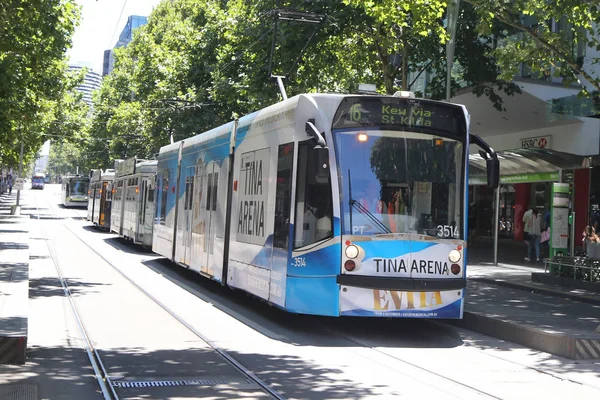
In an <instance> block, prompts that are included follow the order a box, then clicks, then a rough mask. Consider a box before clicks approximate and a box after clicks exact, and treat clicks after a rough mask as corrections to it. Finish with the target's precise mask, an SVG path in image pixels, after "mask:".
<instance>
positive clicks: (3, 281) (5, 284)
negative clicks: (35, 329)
mask: <svg viewBox="0 0 600 400" xmlns="http://www.w3.org/2000/svg"><path fill="white" fill-rule="evenodd" d="M15 203H16V192H15V191H14V190H13V193H12V194H8V193H5V194H2V195H1V196H0V364H22V363H24V362H25V351H26V349H27V333H28V313H29V311H28V303H29V223H28V221H29V217H28V216H16V215H11V206H12V205H14V204H15Z"/></svg>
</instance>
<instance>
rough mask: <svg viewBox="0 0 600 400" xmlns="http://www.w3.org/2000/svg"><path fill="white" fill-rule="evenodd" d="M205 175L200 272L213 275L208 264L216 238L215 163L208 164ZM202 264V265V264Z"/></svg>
mask: <svg viewBox="0 0 600 400" xmlns="http://www.w3.org/2000/svg"><path fill="white" fill-rule="evenodd" d="M206 173H207V177H206V178H207V179H206V182H207V190H206V210H205V211H206V213H205V226H206V230H205V235H204V254H205V259H204V260H203V261H205V262H206V264H205V267H203V268H202V271H203V272H205V273H207V274H209V275H213V274H214V271H212V270H211V268H210V265H211V264H210V263H211V261H212V258H213V257H214V255H213V254H214V247H215V236H216V232H215V231H216V229H215V227H216V225H217V224H216V222H217V221H216V217H217V191H218V189H219V169H218V165H216V164H215V163H212V164H208V165H207V168H206ZM203 264H204V263H203Z"/></svg>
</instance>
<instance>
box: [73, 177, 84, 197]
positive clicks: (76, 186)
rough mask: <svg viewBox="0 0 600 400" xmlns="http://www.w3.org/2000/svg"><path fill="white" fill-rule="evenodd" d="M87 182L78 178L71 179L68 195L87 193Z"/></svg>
mask: <svg viewBox="0 0 600 400" xmlns="http://www.w3.org/2000/svg"><path fill="white" fill-rule="evenodd" d="M88 187H89V182H88V181H85V180H79V179H71V183H70V188H69V194H70V195H81V196H83V195H87V194H88Z"/></svg>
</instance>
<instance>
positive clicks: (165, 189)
mask: <svg viewBox="0 0 600 400" xmlns="http://www.w3.org/2000/svg"><path fill="white" fill-rule="evenodd" d="M160 194H161V196H160V220H159V223H160V224H161V225H166V221H167V195H168V194H169V170H168V169H166V170H164V171H163V173H162V188H161V193H160Z"/></svg>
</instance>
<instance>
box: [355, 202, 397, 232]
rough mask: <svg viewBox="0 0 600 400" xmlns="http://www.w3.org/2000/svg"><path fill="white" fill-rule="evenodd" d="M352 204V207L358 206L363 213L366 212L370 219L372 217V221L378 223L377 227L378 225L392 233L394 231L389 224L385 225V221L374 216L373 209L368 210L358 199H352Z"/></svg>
mask: <svg viewBox="0 0 600 400" xmlns="http://www.w3.org/2000/svg"><path fill="white" fill-rule="evenodd" d="M350 205H351V206H352V207H356V209H357V210H358V211H360V212H361V213H363V214H365V215H366V216H367V217H369V219H370V220H371V221H373V223H374V224H375V225H377V227H378V228H379V229H381V230H382V231H383V232H384V233H392V231H391V230H390V229H389V228H388V227H387V226H385V225H384V224H383V223H382V222H381V221H380V220H378V219H377V217H376V216H374V215H373V214H372V213H371V211H369V210H367V209H366V208H365V206H363V205H362V204H360V203H359V202H358V201H356V200H354V199H350Z"/></svg>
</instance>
